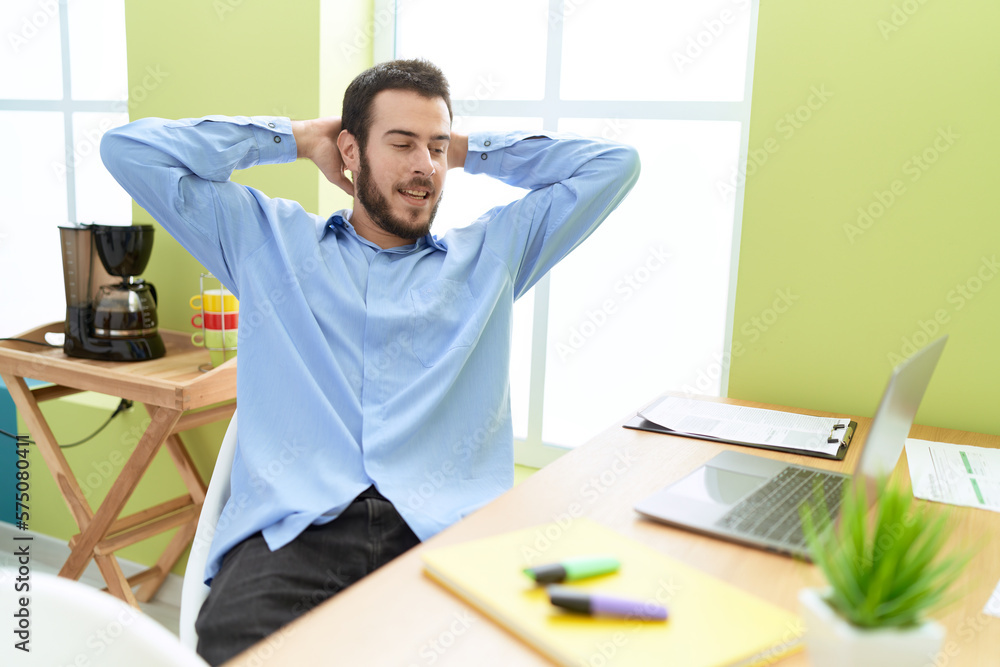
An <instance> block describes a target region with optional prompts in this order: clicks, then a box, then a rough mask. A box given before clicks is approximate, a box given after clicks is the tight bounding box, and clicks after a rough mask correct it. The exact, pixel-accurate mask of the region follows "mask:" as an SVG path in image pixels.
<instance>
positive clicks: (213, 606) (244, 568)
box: [195, 487, 420, 665]
mask: <svg viewBox="0 0 1000 667" xmlns="http://www.w3.org/2000/svg"><path fill="white" fill-rule="evenodd" d="M419 542H420V540H419V539H418V538H417V536H416V535H414V534H413V531H412V530H410V527H409V526H407V525H406V523H405V522H404V521H403V518H402V517H401V516H400V515H399V513H398V512H397V511H396V508H395V507H393V506H392V503H390V502H389V501H388V500H386V499H385V498H384V497H382V495H381V494H380V493H379V492H378V491H376V490H375V487H369V488H368V489H367V490H366V491H364V492H363V493H362V494H361V495H359V496H358V497H357V498H355V499H354V501H353V502H352V503H351V504H350V505H348V507H347V509H346V510H344V512H343V513H342V514H341V515H340V516H338V517H337V518H336V519H334V520H333V521H331V522H330V523H327V524H324V525H322V526H315V525H314V526H309V528H307V529H306V530H305V532H303V533H302V534H301V535H299V536H298V537H297V538H295V539H294V540H292V541H291V542H290V543H289V544H287V545H285V546H283V547H282V548H280V549H278V550H277V551H271V550H270V549H269V548H268V546H267V543H266V542H264V537H263V536H262V535H261V534H260V533H257V534H256V535H252V536H251V537H249V538H247V539H246V540H244V541H243V542H241V543H239V544H238V545H236V546H235V547H233V548H232V549H231V550H230V551H229V553H227V554H226V556H225V557H224V558H223V561H222V566H221V569H220V570H219V573H218V574H217V575H216V576H215V578H214V579H213V580H212V586H211V591H210V592H209V595H208V599H206V600H205V604H204V605H202V608H201V611H200V612H199V614H198V620H197V621H196V622H195V629H197V631H198V653H199V654H200V655H201V656H202V657H203V658H204V659H205V660H206V661H207V662H208V663H209V664H211V665H219V664H222V663H223V662H225V661H226V660H229V659H230V658H232V657H234V656H235V655H237V654H238V653H241V652H242V651H244V650H246V649H247V648H249V647H250V646H252V645H254V644H256V643H257V642H258V641H260V640H261V639H263V638H265V637H267V636H268V635H270V634H271V633H273V632H275V631H276V630H278V629H279V628H280V627H281V626H283V625H285V624H287V623H289V622H290V621H292V620H294V619H295V618H297V617H299V616H301V615H302V614H304V613H306V612H307V611H309V610H310V609H312V608H313V607H315V606H316V605H318V604H319V603H321V602H323V601H324V600H326V599H327V598H330V597H333V596H334V595H336V594H337V593H339V592H340V591H342V590H344V589H345V588H347V587H348V586H350V585H351V584H353V583H354V582H355V581H357V580H359V579H361V578H362V577H364V576H365V575H367V574H370V573H371V572H373V571H374V570H376V569H378V568H379V567H381V566H382V565H385V564H386V563H388V562H389V561H390V560H392V559H393V558H395V557H396V556H398V555H400V554H402V553H403V552H405V551H406V550H408V549H410V548H411V547H413V546H415V545H417V544H419Z"/></svg>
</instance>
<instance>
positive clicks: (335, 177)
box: [292, 116, 354, 197]
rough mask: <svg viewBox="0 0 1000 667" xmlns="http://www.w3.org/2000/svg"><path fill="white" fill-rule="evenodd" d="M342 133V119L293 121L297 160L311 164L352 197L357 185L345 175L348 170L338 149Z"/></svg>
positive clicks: (337, 117) (327, 118)
mask: <svg viewBox="0 0 1000 667" xmlns="http://www.w3.org/2000/svg"><path fill="white" fill-rule="evenodd" d="M340 131H341V122H340V117H339V116H329V117H326V118H316V119H314V120H296V121H292V134H294V135H295V143H296V145H297V146H298V157H300V158H308V159H310V160H312V161H313V162H314V163H315V164H316V166H317V167H319V170H320V171H321V172H323V175H324V176H326V179H327V180H328V181H330V182H331V183H333V184H334V185H336V186H337V187H338V188H340V189H341V190H343V191H344V192H346V193H347V194H349V195H351V196H352V197H353V196H354V184H353V183H352V182H351V180H350V179H349V178H347V175H346V174H345V173H344V172H345V171H346V169H347V166H346V165H345V164H344V157H343V155H341V153H340V148H339V147H338V145H337V138H338V137H339V136H340Z"/></svg>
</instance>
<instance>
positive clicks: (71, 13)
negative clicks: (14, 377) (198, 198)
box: [0, 0, 132, 336]
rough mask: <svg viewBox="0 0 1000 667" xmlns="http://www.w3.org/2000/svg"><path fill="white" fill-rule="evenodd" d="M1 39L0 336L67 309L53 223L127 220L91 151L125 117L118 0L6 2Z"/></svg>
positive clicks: (126, 205)
mask: <svg viewBox="0 0 1000 667" xmlns="http://www.w3.org/2000/svg"><path fill="white" fill-rule="evenodd" d="M0 37H2V40H3V43H2V45H0V126H2V127H4V128H6V130H7V134H6V137H5V143H6V148H7V150H5V151H4V156H5V158H4V159H3V160H0V202H2V203H3V206H4V214H3V215H2V216H0V285H4V286H8V287H5V288H4V291H3V303H2V308H0V336H14V335H17V334H18V333H21V332H23V331H25V330H27V329H30V328H32V327H36V326H39V325H40V324H43V323H46V322H52V321H56V320H62V319H63V318H64V317H65V315H66V300H65V291H64V287H63V273H62V264H61V259H60V253H59V252H58V248H59V233H58V227H59V225H65V224H67V223H69V222H99V223H102V224H131V220H132V208H131V199H130V198H129V196H128V195H127V194H126V193H125V191H124V190H122V189H121V187H120V186H119V185H118V184H117V183H116V182H115V181H114V179H113V178H112V177H111V175H110V174H108V173H107V171H106V170H105V169H104V166H103V164H102V163H101V158H100V154H99V150H98V149H99V146H100V142H101V136H103V134H104V132H105V131H107V130H108V129H110V128H112V127H117V126H119V125H124V124H125V123H127V122H128V102H127V100H128V82H127V73H126V58H125V7H124V0H5V2H4V10H3V12H2V14H0ZM12 285H17V286H19V287H18V288H17V289H11V288H10V287H9V286H12Z"/></svg>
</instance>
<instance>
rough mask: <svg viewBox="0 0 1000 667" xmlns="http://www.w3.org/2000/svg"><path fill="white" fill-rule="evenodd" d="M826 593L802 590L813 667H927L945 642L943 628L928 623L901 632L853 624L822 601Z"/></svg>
mask: <svg viewBox="0 0 1000 667" xmlns="http://www.w3.org/2000/svg"><path fill="white" fill-rule="evenodd" d="M825 592H826V591H822V590H817V589H815V588H806V589H803V590H801V591H799V604H800V605H801V611H802V621H803V623H804V624H805V628H806V632H805V644H806V650H808V651H809V660H810V663H811V664H812V665H813V667H845V666H846V665H850V666H851V667H883V666H884V665H892V666H893V667H911V666H913V667H924V666H925V665H928V664H932V663H933V662H934V658H935V656H936V655H938V653H939V652H940V650H941V645H942V644H943V643H944V635H945V632H944V628H943V627H942V626H941V625H940V624H938V623H936V622H934V621H928V622H926V623H924V624H923V625H919V626H916V627H914V628H909V629H906V630H899V629H895V628H886V629H876V630H867V629H863V628H859V627H856V626H854V625H851V624H850V623H848V622H847V621H846V620H844V618H843V617H841V616H840V615H839V614H837V613H836V612H835V611H834V610H833V609H831V608H830V606H829V605H828V604H827V603H826V601H825V600H824V599H823V595H824V594H825Z"/></svg>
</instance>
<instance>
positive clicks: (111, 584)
mask: <svg viewBox="0 0 1000 667" xmlns="http://www.w3.org/2000/svg"><path fill="white" fill-rule="evenodd" d="M94 562H96V563H97V568H98V569H99V570H100V571H101V575H102V576H103V577H104V581H106V582H107V583H108V592H109V593H111V594H112V595H114V596H115V597H116V598H118V599H119V600H124V601H125V602H127V603H128V604H130V605H131V606H133V607H135V608H136V609H138V608H139V602H138V601H137V600H136V597H135V595H133V594H132V587H131V586H129V583H128V580H127V579H126V578H125V573H124V572H122V568H121V566H120V565H119V564H118V560H117V559H116V558H115V557H114V556H111V555H105V556H102V555H96V556H94Z"/></svg>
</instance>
